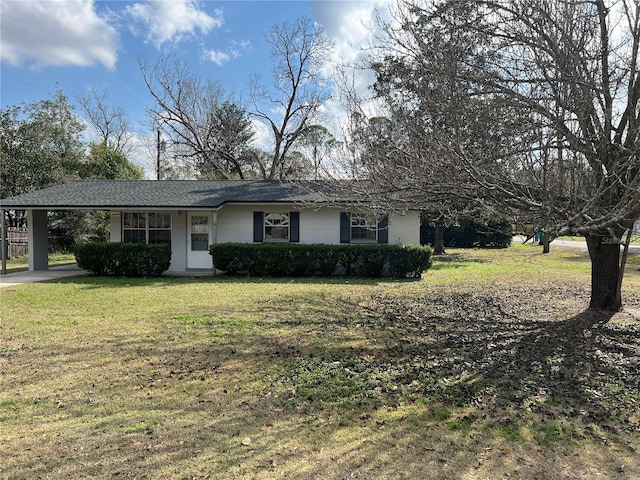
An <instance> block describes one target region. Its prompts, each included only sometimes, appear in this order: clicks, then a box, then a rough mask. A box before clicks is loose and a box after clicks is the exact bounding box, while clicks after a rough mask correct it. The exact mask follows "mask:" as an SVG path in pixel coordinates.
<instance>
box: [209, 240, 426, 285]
mask: <svg viewBox="0 0 640 480" xmlns="http://www.w3.org/2000/svg"><path fill="white" fill-rule="evenodd" d="M209 253H210V254H211V256H212V257H213V264H214V265H215V266H216V268H217V269H218V270H222V271H224V272H225V273H227V274H230V275H250V276H271V277H300V276H307V277H309V276H329V275H350V276H359V277H380V276H389V277H396V278H405V277H407V276H410V277H417V278H419V277H420V275H421V274H422V272H424V271H425V270H427V269H428V268H429V267H430V266H431V248H430V247H423V246H419V245H379V244H375V245H305V244H289V243H260V244H251V243H218V244H214V245H211V246H210V247H209Z"/></svg>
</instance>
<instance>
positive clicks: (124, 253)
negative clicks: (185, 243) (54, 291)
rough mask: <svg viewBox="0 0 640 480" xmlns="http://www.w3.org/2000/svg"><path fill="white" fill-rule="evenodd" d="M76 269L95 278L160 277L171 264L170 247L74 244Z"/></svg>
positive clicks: (101, 243)
mask: <svg viewBox="0 0 640 480" xmlns="http://www.w3.org/2000/svg"><path fill="white" fill-rule="evenodd" d="M73 253H74V255H75V257H76V261H77V262H78V266H79V267H80V268H82V269H85V270H88V271H89V272H91V273H93V274H95V275H115V276H124V277H146V276H156V275H161V274H162V273H163V272H165V271H166V270H168V269H169V265H170V264H171V246H169V245H145V244H143V243H110V242H98V243H83V244H79V245H76V247H75V248H74V252H73Z"/></svg>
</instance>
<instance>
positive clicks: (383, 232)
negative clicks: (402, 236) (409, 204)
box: [378, 216, 389, 243]
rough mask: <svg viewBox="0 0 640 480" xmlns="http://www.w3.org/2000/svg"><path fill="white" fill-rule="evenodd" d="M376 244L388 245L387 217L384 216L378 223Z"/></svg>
mask: <svg viewBox="0 0 640 480" xmlns="http://www.w3.org/2000/svg"><path fill="white" fill-rule="evenodd" d="M378 243H389V217H387V216H384V217H382V218H381V219H380V221H379V222H378Z"/></svg>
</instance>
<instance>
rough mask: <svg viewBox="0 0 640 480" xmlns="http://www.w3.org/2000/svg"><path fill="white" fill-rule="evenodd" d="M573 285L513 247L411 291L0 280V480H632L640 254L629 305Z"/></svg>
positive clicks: (339, 283)
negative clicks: (612, 305) (603, 308)
mask: <svg viewBox="0 0 640 480" xmlns="http://www.w3.org/2000/svg"><path fill="white" fill-rule="evenodd" d="M588 284H589V264H588V257H587V256H586V253H585V252H583V251H579V250H572V249H557V248H556V249H554V248H552V252H551V254H550V255H542V254H541V253H540V249H539V248H534V247H529V246H528V245H525V246H514V247H513V248H510V249H507V250H469V251H465V250H450V251H449V255H447V256H444V257H441V258H436V259H435V262H434V266H433V268H432V269H431V270H429V271H428V272H427V273H426V274H425V275H424V278H423V279H422V280H420V281H406V282H404V281H379V280H376V281H373V280H371V281H369V280H358V279H355V280H354V279H349V280H346V279H339V278H338V279H293V280H292V279H278V280H270V279H248V278H225V277H217V278H157V279H130V278H129V279H126V278H124V279H114V278H100V277H91V276H85V277H76V278H73V279H66V280H62V281H56V282H55V283H53V282H52V283H38V284H29V285H21V286H16V287H5V288H3V289H2V290H0V296H1V300H2V301H1V304H0V316H1V318H2V321H1V322H0V338H1V339H2V342H0V430H1V435H0V477H1V478H5V477H7V478H56V479H64V478H215V479H276V478H291V479H321V478H325V479H343V478H366V479H400V478H404V479H423V478H436V479H445V478H447V479H448V478H451V479H476V478H519V479H541V478H544V479H569V478H638V477H640V456H639V455H638V450H639V449H640V407H639V405H640V392H639V391H638V384H639V383H640V344H639V343H638V338H640V256H638V255H635V256H632V257H631V258H630V266H629V269H628V272H627V275H626V277H625V292H624V298H625V301H626V305H627V310H626V311H625V312H621V313H618V314H616V315H614V316H613V317H611V318H608V317H602V316H601V315H599V314H597V313H595V312H589V311H585V307H586V305H587V304H588ZM605 320H608V322H606V323H605Z"/></svg>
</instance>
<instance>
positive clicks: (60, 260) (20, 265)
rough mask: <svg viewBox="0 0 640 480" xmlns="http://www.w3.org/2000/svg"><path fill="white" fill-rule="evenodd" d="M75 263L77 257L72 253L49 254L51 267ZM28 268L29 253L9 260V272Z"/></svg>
mask: <svg viewBox="0 0 640 480" xmlns="http://www.w3.org/2000/svg"><path fill="white" fill-rule="evenodd" d="M75 263H76V259H75V257H74V256H73V254H72V253H50V254H49V267H60V266H63V265H73V264H75ZM28 269H29V257H28V256H27V255H24V256H22V257H17V258H12V259H10V260H7V273H16V272H23V271H25V270H28Z"/></svg>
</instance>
